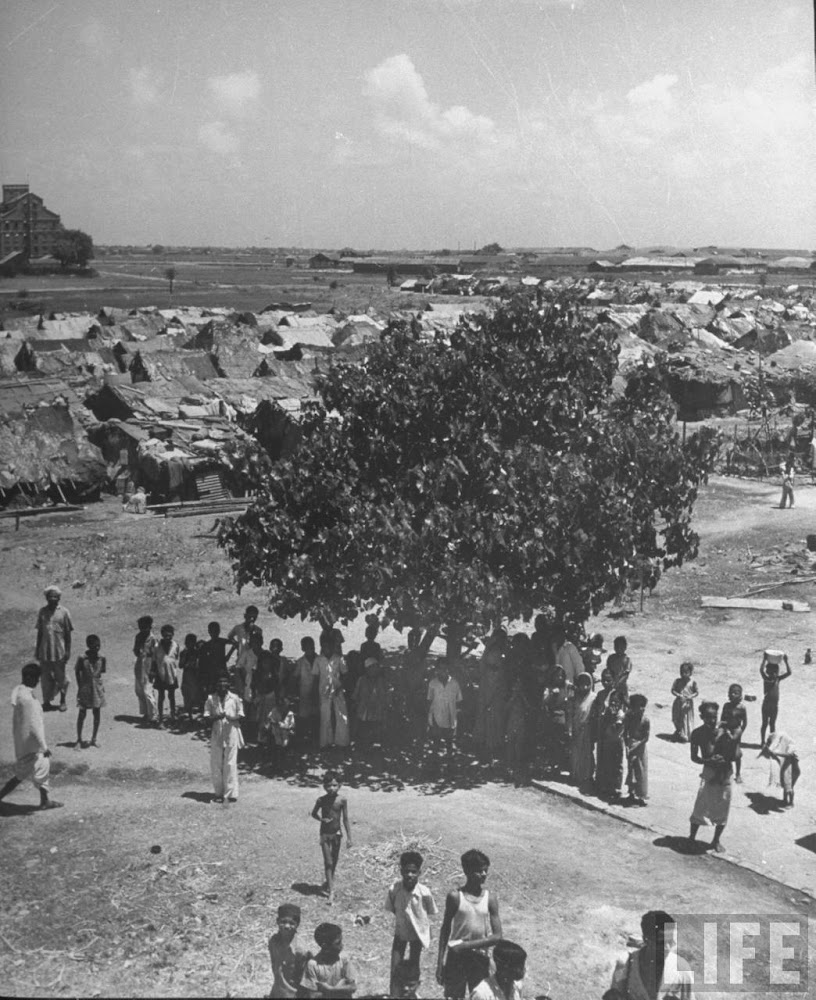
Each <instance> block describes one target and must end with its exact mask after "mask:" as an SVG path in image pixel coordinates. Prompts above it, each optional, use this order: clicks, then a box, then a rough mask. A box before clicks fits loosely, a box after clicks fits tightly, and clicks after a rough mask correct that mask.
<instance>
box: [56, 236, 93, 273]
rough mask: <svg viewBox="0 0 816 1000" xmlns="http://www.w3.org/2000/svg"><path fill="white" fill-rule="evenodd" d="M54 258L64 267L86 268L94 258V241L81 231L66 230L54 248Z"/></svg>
mask: <svg viewBox="0 0 816 1000" xmlns="http://www.w3.org/2000/svg"><path fill="white" fill-rule="evenodd" d="M54 256H55V257H56V258H57V260H58V261H59V262H60V264H62V266H63V267H65V268H68V267H86V266H87V264H88V261H89V260H93V257H94V245H93V240H92V239H91V237H90V236H89V235H88V234H87V233H83V232H82V230H81V229H66V230H65V232H64V233H62V235H61V236H60V239H59V242H58V243H57V244H56V246H55V247H54Z"/></svg>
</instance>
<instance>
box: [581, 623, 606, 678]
mask: <svg viewBox="0 0 816 1000" xmlns="http://www.w3.org/2000/svg"><path fill="white" fill-rule="evenodd" d="M603 641H604V639H603V636H602V635H601V633H600V632H596V633H595V635H591V636H590V637H589V642H588V643H587V646H586V649H585V650H584V651H583V652H582V654H581V658H582V659H583V661H584V670H585V671H586V672H587V673H588V674H589V675H590V677H591V678H592V684H593V687H594V685H595V682H596V680H597V679H598V678H597V677H596V676H595V674H596V671H597V669H598V667H600V665H601V661H602V659H603V654H604V653H605V652H606V650H605V649H604V644H603Z"/></svg>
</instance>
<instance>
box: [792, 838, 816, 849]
mask: <svg viewBox="0 0 816 1000" xmlns="http://www.w3.org/2000/svg"><path fill="white" fill-rule="evenodd" d="M794 844H796V846H797V847H804V849H805V850H806V851H812V852H813V853H814V854H816V833H808V834H807V835H806V836H804V837H800V838H799V839H798V840H794Z"/></svg>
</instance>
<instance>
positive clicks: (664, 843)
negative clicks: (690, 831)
mask: <svg viewBox="0 0 816 1000" xmlns="http://www.w3.org/2000/svg"><path fill="white" fill-rule="evenodd" d="M652 843H653V844H654V846H655V847H667V848H668V849H669V850H670V851H674V853H675V854H691V855H695V854H705V853H706V851H707V850H708V849H709V846H710V845H709V844H705V843H702V842H701V841H699V840H689V839H688V837H673V836H664V837H658V838H657V839H656V840H653V841H652Z"/></svg>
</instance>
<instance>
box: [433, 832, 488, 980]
mask: <svg viewBox="0 0 816 1000" xmlns="http://www.w3.org/2000/svg"><path fill="white" fill-rule="evenodd" d="M489 868H490V859H489V858H488V857H487V855H486V854H483V853H482V852H481V851H477V850H470V851H465V853H464V854H463V855H462V871H463V872H464V873H465V884H464V885H463V886H462V887H461V889H454V890H453V891H452V892H449V893H448V898H447V899H446V900H445V916H444V918H443V920H442V928H441V930H440V932H439V957H438V959H437V963H436V981H437V982H438V983H439V985H440V986H442V987H444V990H445V997H446V998H451V1000H461V998H463V997H465V996H469V995H470V991H471V990H473V989H475V988H476V986H478V984H479V983H480V982H481V981H482V980H483V979H486V978H487V976H488V975H489V973H490V948H492V947H493V945H494V944H496V942H497V941H500V940H501V937H502V926H501V919H500V917H499V900H498V897H497V896H496V894H495V893H491V892H489V891H488V890H487V889H485V888H484V883H485V880H486V879H487V873H488V870H489Z"/></svg>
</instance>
